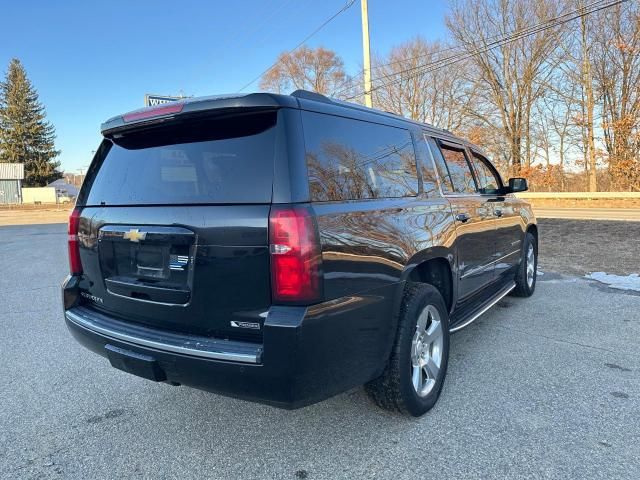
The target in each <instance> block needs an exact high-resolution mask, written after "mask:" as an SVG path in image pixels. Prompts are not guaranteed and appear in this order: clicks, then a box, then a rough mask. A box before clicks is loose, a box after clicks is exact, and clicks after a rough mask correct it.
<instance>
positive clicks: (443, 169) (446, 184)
mask: <svg viewBox="0 0 640 480" xmlns="http://www.w3.org/2000/svg"><path fill="white" fill-rule="evenodd" d="M425 139H426V136H425ZM427 143H428V144H429V153H430V154H431V158H432V159H433V163H434V165H435V166H436V170H437V172H438V176H439V177H440V181H441V183H440V186H441V187H442V192H443V193H452V192H453V191H454V190H453V183H451V177H450V176H449V170H447V165H446V164H445V163H444V157H443V156H442V153H441V152H440V149H439V148H438V145H437V144H436V142H435V140H433V139H432V138H430V139H429V140H428V142H427Z"/></svg>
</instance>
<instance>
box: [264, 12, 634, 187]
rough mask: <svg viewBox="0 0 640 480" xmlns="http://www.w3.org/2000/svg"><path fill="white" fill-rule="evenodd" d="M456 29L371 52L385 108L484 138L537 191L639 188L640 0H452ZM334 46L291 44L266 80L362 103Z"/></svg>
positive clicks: (357, 79) (270, 86)
mask: <svg viewBox="0 0 640 480" xmlns="http://www.w3.org/2000/svg"><path fill="white" fill-rule="evenodd" d="M446 26H447V30H448V36H447V39H443V40H441V41H427V40H425V39H423V38H421V37H418V38H414V39H411V40H409V41H407V42H405V43H401V44H399V45H397V46H395V47H393V48H392V49H391V50H390V51H389V52H388V53H386V54H384V55H379V56H376V57H375V58H374V59H372V64H373V65H372V77H373V87H372V95H373V102H374V107H375V108H379V109H381V110H386V111H391V112H395V113H398V114H401V115H404V116H406V117H408V118H411V119H413V120H417V121H420V122H426V123H430V124H432V125H434V126H437V127H440V128H444V129H447V130H450V131H452V132H454V133H456V134H458V135H461V136H463V137H466V138H469V139H470V140H471V141H472V142H474V143H476V144H478V145H480V146H482V147H483V148H484V149H485V150H486V152H487V153H488V154H489V155H490V156H491V157H492V159H493V160H494V162H495V163H496V164H497V165H498V166H499V168H500V170H501V171H502V172H503V173H504V174H505V175H523V176H526V177H528V178H529V179H530V181H531V184H532V187H533V189H537V190H554V191H559V190H573V191H598V190H614V191H640V131H639V129H640V5H639V4H638V2H635V1H619V0H618V1H615V0H600V1H594V0H591V1H589V0H536V1H535V2H533V1H530V0H450V4H449V11H448V13H447V16H446ZM361 73H362V72H351V73H349V72H346V71H345V68H344V63H343V61H342V59H341V58H340V56H339V55H338V54H337V53H336V52H333V51H330V50H327V49H325V48H322V47H320V48H317V49H311V48H308V47H302V48H300V49H297V50H295V51H293V52H287V53H283V54H281V55H280V56H279V58H278V60H277V62H276V64H275V65H274V67H273V68H271V69H270V70H269V71H268V72H267V73H266V74H265V75H264V76H263V78H262V80H261V84H260V86H261V88H263V89H265V90H270V91H276V92H282V93H289V92H290V91H291V90H293V89H297V88H304V89H308V90H312V91H316V92H319V93H322V94H325V95H329V96H333V97H336V98H341V99H347V100H351V101H356V102H361V103H362V102H363V93H364V92H363V91H362V86H361Z"/></svg>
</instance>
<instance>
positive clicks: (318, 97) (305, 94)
mask: <svg viewBox="0 0 640 480" xmlns="http://www.w3.org/2000/svg"><path fill="white" fill-rule="evenodd" d="M290 95H291V96H292V97H297V98H306V99H307V100H315V101H316V102H324V103H333V100H331V99H330V98H329V97H327V96H326V95H322V94H321V93H316V92H310V91H309V90H296V91H295V92H292V93H291V94H290Z"/></svg>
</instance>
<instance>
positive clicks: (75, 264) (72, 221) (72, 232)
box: [68, 207, 82, 275]
mask: <svg viewBox="0 0 640 480" xmlns="http://www.w3.org/2000/svg"><path fill="white" fill-rule="evenodd" d="M79 224H80V209H79V208H77V207H76V208H74V209H73V210H72V212H71V215H69V232H68V233H69V270H70V271H71V275H80V274H81V273H82V263H81V262H80V243H79V241H78V227H79Z"/></svg>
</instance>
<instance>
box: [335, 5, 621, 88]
mask: <svg viewBox="0 0 640 480" xmlns="http://www.w3.org/2000/svg"><path fill="white" fill-rule="evenodd" d="M627 1H629V0H616V1H613V2H610V3H608V4H606V5H602V4H601V3H602V0H599V1H596V2H593V3H591V4H590V5H589V6H588V7H582V8H579V9H578V10H575V11H573V12H568V13H565V14H562V15H559V16H558V17H555V18H553V19H551V20H547V21H546V22H543V23H540V24H537V25H534V26H532V27H528V28H526V29H523V30H519V31H515V32H512V33H510V34H507V35H503V36H502V38H500V39H498V40H494V41H491V42H489V43H488V44H486V45H485V46H484V47H482V48H478V49H476V50H474V51H471V52H468V53H466V54H463V55H461V54H455V55H451V56H448V57H444V58H441V59H439V60H436V61H434V62H431V63H428V64H424V65H418V66H415V67H411V68H407V69H405V70H401V71H399V72H394V73H392V74H390V75H385V77H384V78H390V77H393V76H397V75H402V74H404V73H408V72H412V71H415V70H417V72H416V73H414V74H412V75H409V77H403V78H400V79H398V80H394V81H391V82H388V83H383V84H381V85H377V86H375V87H373V88H372V89H371V92H374V91H376V90H379V89H381V88H384V87H387V86H390V85H393V84H395V83H399V82H401V81H403V80H406V79H407V78H412V77H414V76H416V75H419V74H422V73H429V72H432V71H434V70H437V69H439V68H443V67H447V66H450V65H453V64H454V63H457V62H460V61H463V60H466V59H468V58H471V57H473V56H476V55H478V54H481V53H484V52H487V51H489V50H492V49H494V48H497V47H500V46H503V45H506V44H507V43H510V42H513V41H516V40H519V39H521V38H525V37H528V36H531V35H534V34H536V33H540V32H542V31H545V30H548V29H550V28H554V27H557V26H559V25H563V24H565V23H568V22H570V21H572V20H575V19H577V18H580V17H583V16H586V15H590V14H592V13H595V12H598V11H600V10H604V9H606V8H610V7H613V6H616V5H619V4H622V3H625V2H627ZM598 4H600V5H598ZM596 5H598V6H596ZM594 6H595V8H593V7H594ZM589 8H590V10H587V9H589ZM568 16H569V18H565V19H563V20H560V19H562V18H564V17H568ZM443 51H446V50H443ZM438 53H439V52H438ZM413 58H419V57H413ZM408 60H411V59H407V61H408ZM342 91H344V90H342ZM342 91H339V92H338V93H337V94H336V95H339V94H340V93H342ZM360 95H362V92H360V93H358V94H356V95H353V96H351V97H348V98H346V100H353V99H354V98H357V97H359V96H360Z"/></svg>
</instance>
